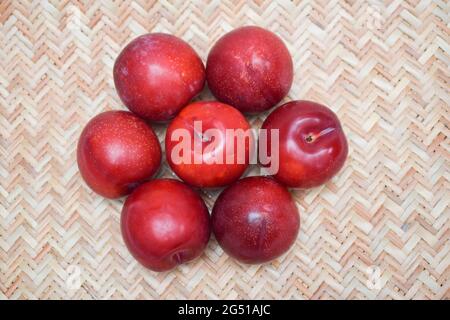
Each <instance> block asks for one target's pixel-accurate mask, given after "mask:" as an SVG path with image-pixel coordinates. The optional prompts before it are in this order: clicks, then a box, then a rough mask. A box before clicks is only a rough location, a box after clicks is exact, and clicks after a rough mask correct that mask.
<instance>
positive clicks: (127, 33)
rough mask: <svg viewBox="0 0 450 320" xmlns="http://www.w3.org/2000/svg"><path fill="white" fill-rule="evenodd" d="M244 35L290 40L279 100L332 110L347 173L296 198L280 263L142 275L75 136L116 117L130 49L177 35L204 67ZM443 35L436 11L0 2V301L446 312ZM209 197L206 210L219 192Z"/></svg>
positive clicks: (446, 32)
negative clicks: (295, 218) (91, 180)
mask: <svg viewBox="0 0 450 320" xmlns="http://www.w3.org/2000/svg"><path fill="white" fill-rule="evenodd" d="M245 24H256V25H260V26H264V27H267V28H269V29H270V30H272V31H274V32H276V33H277V34H278V35H280V36H281V37H282V38H283V39H284V40H285V42H286V44H287V45H288V47H289V49H290V51H291V53H292V56H293V59H294V62H295V80H294V85H293V87H292V89H291V91H290V94H289V96H288V97H287V98H286V99H285V100H286V101H287V100H290V99H312V100H316V101H319V102H322V103H324V104H327V105H329V106H331V107H332V109H333V110H334V111H335V112H336V113H337V114H338V115H339V117H340V119H341V121H342V123H343V126H344V129H345V131H346V133H347V135H348V139H349V143H350V152H349V158H348V161H347V163H346V165H345V168H344V169H343V170H342V171H341V172H340V173H339V175H338V176H337V177H336V178H335V179H333V180H332V181H331V182H329V183H328V184H326V185H325V186H323V187H320V188H317V189H313V190H308V191H296V192H294V193H293V194H294V196H295V199H296V201H297V203H298V206H299V208H300V210H301V218H302V226H301V233H300V235H299V238H298V241H297V243H296V245H295V247H293V248H292V250H290V251H289V253H288V254H286V255H285V256H283V257H281V258H280V259H278V260H276V261H274V262H273V263H270V264H266V265H261V266H246V265H241V264H238V263H236V262H235V261H233V260H232V259H230V258H229V257H228V256H227V255H226V254H224V253H223V252H222V250H221V249H220V248H219V247H218V245H217V243H216V242H215V240H212V241H211V242H210V245H209V247H208V249H207V250H206V252H205V254H204V255H203V256H202V257H201V258H200V259H198V260H196V261H195V262H193V263H190V264H188V265H185V266H182V267H180V268H178V269H177V270H175V271H172V272H168V273H161V274H156V273H153V272H150V271H148V270H145V269H144V268H142V267H141V266H140V265H138V264H137V263H136V262H135V261H134V260H133V259H132V257H131V256H130V254H129V253H128V252H127V250H126V248H125V246H124V244H123V242H122V238H121V234H120V229H119V216H120V210H121V205H122V202H121V201H109V200H105V199H103V198H101V197H100V196H97V195H96V194H94V193H93V192H91V191H90V190H89V189H88V188H87V187H86V185H85V184H84V183H83V181H82V180H81V178H80V175H79V173H78V169H77V165H76V160H75V151H76V142H77V139H78V136H79V134H80V132H81V130H82V128H83V126H84V125H85V124H86V123H87V121H88V120H89V119H90V118H91V117H92V116H94V115H95V114H97V113H99V112H101V111H105V110H110V109H123V108H124V107H123V106H122V104H121V103H120V100H119V98H118V96H117V94H116V93H115V90H114V85H113V79H112V66H113V63H114V59H115V57H116V56H117V54H118V53H119V52H120V50H121V48H122V47H124V45H125V44H126V43H128V42H129V41H130V40H131V39H133V38H134V37H135V36H137V35H140V34H144V33H147V32H151V31H163V32H169V33H173V34H175V35H177V36H180V37H182V38H183V39H184V40H186V41H188V42H189V43H190V44H191V45H192V46H193V47H194V48H195V49H196V50H197V51H198V53H199V54H200V55H201V57H202V58H203V59H204V60H205V59H206V57H207V54H208V50H209V49H210V48H211V46H212V44H213V43H214V41H215V40H217V39H218V37H220V36H221V35H223V34H224V33H225V32H227V31H229V30H232V29H233V28H235V27H238V26H241V25H245ZM449 26H450V19H449V3H448V2H447V1H445V0H436V1H431V0H423V1H413V0H410V1H401V0H393V1H387V2H382V1H368V2H366V1H336V0H333V1H328V0H322V1H294V2H290V1H280V2H275V1H267V2H263V1H257V2H247V1H233V2H222V1H216V0H212V1H206V2H203V1H194V2H190V3H189V2H186V1H176V2H172V1H169V2H168V1H161V2H154V3H152V2H148V1H139V2H134V1H125V2H121V1H81V0H80V1H74V2H70V1H48V0H44V1H21V0H10V1H9V0H0V106H1V110H0V111H1V114H0V115H1V116H0V133H1V141H0V142H1V144H0V148H1V149H0V150H1V162H0V297H1V298H9V299H24V298H32V299H37V298H39V299H47V298H82V299H91V298H96V299H97V298H127V299H132V298H150V299H164V298H214V299H217V298H220V299H222V298H276V299H280V298H286V299H310V298H312V299H326V298H333V299H335V298H348V299H350V298H353V299H359V298H371V299H384V298H394V299H404V298H406V299H410V298H417V299H418V298H432V299H449V298H450V280H449V278H450V240H449V239H450V228H449V227H450V209H449V201H450V191H449V189H450V185H449V180H450V173H449V164H450V161H449V160H450V156H449V151H450V147H449V141H448V136H449V133H450V132H449V128H448V126H449V102H450V94H449V78H450V72H449V64H450V55H449V51H450V49H449V42H450V41H449V40H450V39H449V37H450V27H449ZM205 97H206V98H208V97H210V96H209V94H208V93H207V91H206V90H205V93H204V94H203V95H202V98H205ZM264 117H265V115H261V116H260V117H253V118H252V119H251V121H252V123H253V124H254V125H255V126H258V125H260V124H261V121H262V120H263V119H264ZM157 129H158V132H159V137H160V139H161V140H162V137H163V131H164V128H163V127H162V126H159V127H158V128H157ZM254 173H256V172H254ZM170 175H171V173H170V170H169V169H168V168H167V165H166V164H164V167H163V169H162V171H161V173H160V176H170ZM203 196H204V198H205V199H206V200H207V202H208V205H209V206H211V204H213V202H214V198H215V197H216V196H217V192H215V193H213V192H210V193H207V192H203ZM378 274H379V275H380V278H379V279H378V278H377V275H378ZM378 280H379V281H378Z"/></svg>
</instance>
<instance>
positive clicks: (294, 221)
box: [211, 177, 300, 264]
mask: <svg viewBox="0 0 450 320" xmlns="http://www.w3.org/2000/svg"><path fill="white" fill-rule="evenodd" d="M211 219H212V227H213V232H214V235H215V237H216V239H217V241H218V242H219V244H220V246H221V247H222V248H223V250H224V251H225V252H226V253H228V254H229V255H230V256H232V257H234V258H235V259H237V260H239V261H241V262H244V263H249V264H256V263H264V262H268V261H270V260H273V259H275V258H277V257H279V256H280V255H282V254H283V253H285V252H286V251H287V250H288V249H289V248H290V247H291V246H292V245H293V243H294V242H295V240H296V239H297V235H298V232H299V228H300V216H299V213H298V209H297V207H296V205H295V202H294V201H293V199H292V197H291V194H290V193H289V191H288V190H287V189H286V188H285V187H284V186H282V185H281V184H279V183H278V182H276V181H275V180H273V179H271V178H267V177H247V178H244V179H241V180H238V181H237V182H235V183H234V184H233V185H231V186H230V187H228V188H227V189H225V190H224V191H223V192H222V194H221V195H220V196H219V198H218V199H217V200H216V203H215V205H214V208H213V211H212V216H211Z"/></svg>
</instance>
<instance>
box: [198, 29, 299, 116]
mask: <svg viewBox="0 0 450 320" xmlns="http://www.w3.org/2000/svg"><path fill="white" fill-rule="evenodd" d="M206 78H207V82H208V86H209V88H210V90H211V92H212V93H213V94H214V96H215V97H216V98H217V99H218V100H220V101H222V102H225V103H228V104H230V105H232V106H234V107H236V108H238V109H239V110H240V111H242V112H246V113H256V112H261V111H264V110H267V109H270V108H271V107H273V106H274V105H276V104H277V103H278V102H280V101H281V99H283V98H284V97H285V96H286V95H287V93H288V92H289V89H290V87H291V85H292V79H293V64H292V58H291V55H290V54H289V51H288V49H287V48H286V46H285V45H284V43H283V41H282V40H281V39H280V38H279V37H278V36H276V35H275V34H274V33H272V32H270V31H268V30H265V29H263V28H260V27H255V26H247V27H242V28H238V29H235V30H233V31H231V32H229V33H227V34H226V35H224V36H223V37H222V38H220V39H219V40H218V41H217V42H216V44H215V45H214V46H213V48H212V49H211V51H210V53H209V55H208V60H207V64H206Z"/></svg>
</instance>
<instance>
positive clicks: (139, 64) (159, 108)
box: [113, 33, 205, 121]
mask: <svg viewBox="0 0 450 320" xmlns="http://www.w3.org/2000/svg"><path fill="white" fill-rule="evenodd" d="M113 73H114V83H115V86H116V90H117V93H118V94H119V97H120V99H121V100H122V102H123V103H124V104H125V105H126V106H127V107H128V109H130V110H131V111H133V112H134V113H136V114H137V115H139V116H140V117H142V118H145V119H147V120H150V121H167V120H170V119H172V118H173V117H174V116H175V115H176V114H177V113H178V112H179V111H180V110H181V108H183V107H184V106H185V105H186V104H187V103H188V102H189V101H190V100H191V99H192V98H194V97H195V96H196V95H197V94H198V93H199V92H200V91H201V90H202V89H203V86H204V84H205V67H204V65H203V62H202V60H201V59H200V57H199V56H198V55H197V53H196V52H195V51H194V49H192V47H191V46H189V45H188V44H187V43H186V42H184V41H183V40H181V39H180V38H177V37H175V36H173V35H168V34H164V33H151V34H147V35H143V36H140V37H138V38H136V39H135V40H133V41H132V42H130V43H129V44H128V45H127V46H126V47H125V48H124V49H123V50H122V52H121V53H120V55H119V56H118V57H117V59H116V62H115V64H114V72H113Z"/></svg>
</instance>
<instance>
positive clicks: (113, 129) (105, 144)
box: [77, 111, 161, 198]
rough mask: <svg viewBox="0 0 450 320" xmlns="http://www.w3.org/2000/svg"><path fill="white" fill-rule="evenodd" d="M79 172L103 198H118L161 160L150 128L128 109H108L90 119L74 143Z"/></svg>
mask: <svg viewBox="0 0 450 320" xmlns="http://www.w3.org/2000/svg"><path fill="white" fill-rule="evenodd" d="M77 161H78V167H79V169H80V173H81V175H82V177H83V179H84V180H85V181H86V183H87V184H88V186H89V187H91V188H92V190H94V191H95V192H97V193H98V194H100V195H102V196H104V197H106V198H119V197H122V196H124V195H126V194H128V193H130V192H131V191H132V189H133V188H134V187H136V186H137V185H138V184H139V183H141V182H143V181H145V180H147V179H150V178H151V177H152V175H153V174H154V173H155V172H156V171H157V170H158V168H159V165H160V163H161V146H160V145H159V141H158V138H157V137H156V135H155V133H154V132H153V130H152V128H151V127H150V126H149V125H147V124H146V123H145V122H144V121H143V120H141V119H140V118H138V117H137V116H136V115H134V114H132V113H131V112H128V111H108V112H104V113H101V114H99V115H97V116H96V117H94V118H93V119H91V121H89V123H88V124H87V125H86V127H85V128H84V130H83V132H82V133H81V136H80V139H79V141H78V147H77Z"/></svg>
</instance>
